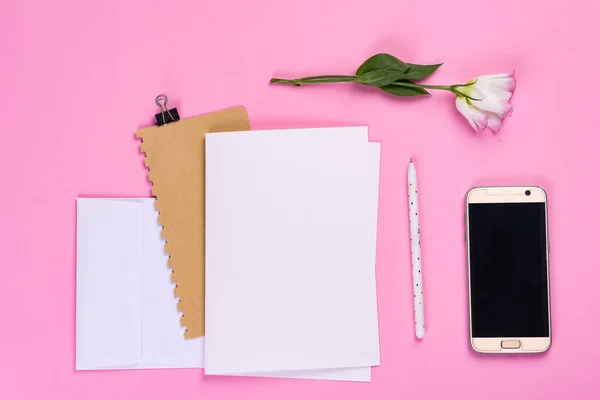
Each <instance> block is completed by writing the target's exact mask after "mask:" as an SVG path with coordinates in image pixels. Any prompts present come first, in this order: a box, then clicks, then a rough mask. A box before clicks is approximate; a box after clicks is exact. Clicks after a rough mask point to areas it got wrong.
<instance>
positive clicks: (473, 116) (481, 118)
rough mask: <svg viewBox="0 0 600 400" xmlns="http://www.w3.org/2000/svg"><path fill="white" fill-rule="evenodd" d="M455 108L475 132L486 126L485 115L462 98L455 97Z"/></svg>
mask: <svg viewBox="0 0 600 400" xmlns="http://www.w3.org/2000/svg"><path fill="white" fill-rule="evenodd" d="M456 108H457V109H458V111H460V113H461V114H462V115H463V116H464V117H465V118H466V119H467V121H469V124H471V126H472V127H473V129H475V131H476V132H479V131H482V130H484V129H485V127H486V126H487V116H486V114H485V113H484V112H483V111H481V110H480V109H478V108H477V107H474V106H473V105H471V104H470V103H469V100H467V98H466V97H464V96H460V95H459V96H456Z"/></svg>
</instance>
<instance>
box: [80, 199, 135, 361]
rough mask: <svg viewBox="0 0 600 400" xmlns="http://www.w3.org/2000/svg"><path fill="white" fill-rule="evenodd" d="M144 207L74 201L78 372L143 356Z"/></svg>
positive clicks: (129, 202)
mask: <svg viewBox="0 0 600 400" xmlns="http://www.w3.org/2000/svg"><path fill="white" fill-rule="evenodd" d="M142 212H143V204H142V203H141V202H135V201H121V200H112V199H78V200H77V312H76V314H77V323H76V329H77V332H76V336H77V337H76V342H77V345H76V347H77V349H76V369H78V370H85V369H109V368H119V367H125V366H131V365H135V364H137V363H139V362H140V360H141V358H142V299H141V297H142V296H141V284H142V283H141V282H142V274H141V272H142V271H141V268H142V226H143V225H142Z"/></svg>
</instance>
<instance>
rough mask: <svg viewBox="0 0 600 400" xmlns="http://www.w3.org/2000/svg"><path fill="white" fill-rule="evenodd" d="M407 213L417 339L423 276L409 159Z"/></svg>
mask: <svg viewBox="0 0 600 400" xmlns="http://www.w3.org/2000/svg"><path fill="white" fill-rule="evenodd" d="M408 211H409V221H410V253H411V257H412V278H413V301H414V307H415V332H416V334H417V337H418V338H419V339H422V338H423V336H425V309H424V307H423V275H422V272H421V263H422V260H421V228H420V227H419V196H418V193H417V170H416V169H415V164H413V162H412V158H411V159H410V163H409V164H408Z"/></svg>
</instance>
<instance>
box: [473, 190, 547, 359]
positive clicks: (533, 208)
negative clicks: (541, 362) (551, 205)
mask: <svg viewBox="0 0 600 400" xmlns="http://www.w3.org/2000/svg"><path fill="white" fill-rule="evenodd" d="M466 203H467V204H466V218H465V223H466V241H467V263H468V277H469V321H470V341H471V347H472V348H473V350H475V351H477V352H480V353H541V352H544V351H546V350H548V348H549V347H550V344H551V343H552V334H551V323H550V280H549V276H550V274H549V261H548V259H549V242H548V207H547V197H546V192H545V191H544V190H543V189H542V188H540V187H533V186H532V187H516V186H512V187H476V188H473V189H471V190H470V191H469V192H468V194H467V201H466Z"/></svg>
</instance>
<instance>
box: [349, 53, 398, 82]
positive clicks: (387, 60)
mask: <svg viewBox="0 0 600 400" xmlns="http://www.w3.org/2000/svg"><path fill="white" fill-rule="evenodd" d="M408 68H410V65H408V64H407V63H405V62H402V61H400V60H398V59H397V58H396V57H394V56H392V55H389V54H386V53H380V54H375V55H374V56H373V57H370V58H369V59H367V61H365V62H364V63H362V65H361V66H360V67H358V69H357V70H356V76H357V77H359V76H361V75H363V74H366V73H367V72H371V71H375V70H376V69H389V70H394V71H402V72H404V71H406V70H407V69H408Z"/></svg>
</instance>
